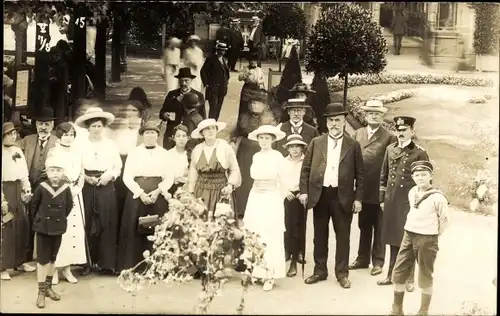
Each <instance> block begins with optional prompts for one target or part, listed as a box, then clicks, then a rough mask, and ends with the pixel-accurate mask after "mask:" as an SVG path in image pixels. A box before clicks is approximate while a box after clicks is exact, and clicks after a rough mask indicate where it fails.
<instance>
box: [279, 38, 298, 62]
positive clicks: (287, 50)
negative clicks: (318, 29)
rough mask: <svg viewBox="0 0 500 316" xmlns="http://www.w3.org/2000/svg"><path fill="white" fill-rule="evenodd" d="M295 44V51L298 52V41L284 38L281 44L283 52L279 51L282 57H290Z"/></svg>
mask: <svg viewBox="0 0 500 316" xmlns="http://www.w3.org/2000/svg"><path fill="white" fill-rule="evenodd" d="M294 46H296V48H297V52H300V41H299V40H297V39H294V38H289V39H287V40H285V44H284V45H283V52H282V53H281V58H282V59H288V58H290V54H291V52H292V48H293V47H294Z"/></svg>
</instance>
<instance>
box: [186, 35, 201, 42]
mask: <svg viewBox="0 0 500 316" xmlns="http://www.w3.org/2000/svg"><path fill="white" fill-rule="evenodd" d="M187 40H188V42H189V41H201V39H200V37H199V36H198V35H191V36H189V37H188V39H187Z"/></svg>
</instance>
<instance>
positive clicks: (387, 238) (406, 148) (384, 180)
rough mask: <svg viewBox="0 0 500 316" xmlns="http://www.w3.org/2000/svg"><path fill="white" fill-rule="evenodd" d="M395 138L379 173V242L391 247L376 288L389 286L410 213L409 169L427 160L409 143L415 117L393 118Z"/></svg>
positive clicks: (411, 184) (411, 183)
mask: <svg viewBox="0 0 500 316" xmlns="http://www.w3.org/2000/svg"><path fill="white" fill-rule="evenodd" d="M394 123H396V135H397V139H398V141H397V142H396V143H393V144H390V145H389V146H388V147H387V150H386V151H385V155H384V161H383V163H382V169H381V171H380V195H379V202H380V207H381V208H382V211H383V212H384V216H383V224H382V241H383V242H384V244H386V245H389V246H390V251H391V253H390V258H389V270H388V271H387V277H386V278H385V279H384V280H380V281H378V282H377V284H378V285H391V284H392V270H393V268H394V265H395V264H396V258H397V255H398V252H399V248H400V246H401V242H402V241H403V233H404V226H405V223H406V216H407V215H408V212H409V211H410V201H409V200H408V192H410V189H411V188H412V187H414V186H415V182H414V181H413V179H412V177H411V170H410V166H411V164H412V163H413V162H415V161H422V160H425V161H429V156H428V155H427V153H426V152H425V150H424V149H423V148H422V147H420V146H418V145H417V144H415V143H414V142H413V140H412V137H413V135H414V129H413V126H414V124H415V118H413V117H409V116H396V117H395V118H394ZM414 268H415V266H413V269H412V272H411V273H410V277H409V278H408V280H407V282H406V290H407V291H408V292H412V291H413V289H414V287H415V286H414V277H415V269H414Z"/></svg>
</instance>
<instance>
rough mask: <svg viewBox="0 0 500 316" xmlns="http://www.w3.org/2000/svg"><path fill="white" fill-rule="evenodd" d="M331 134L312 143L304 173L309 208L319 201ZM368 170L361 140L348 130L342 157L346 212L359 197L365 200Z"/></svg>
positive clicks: (340, 191) (302, 189)
mask: <svg viewBox="0 0 500 316" xmlns="http://www.w3.org/2000/svg"><path fill="white" fill-rule="evenodd" d="M327 146H328V134H324V135H321V136H318V137H316V138H314V139H313V140H312V141H311V144H309V146H308V148H307V150H306V154H305V157H304V162H303V163H302V170H301V172H300V185H299V186H300V193H301V194H307V195H308V201H307V209H310V208H313V207H314V206H316V204H317V203H318V201H319V198H320V196H321V191H322V190H323V179H324V175H325V170H326V163H327V155H328V148H327ZM363 190H364V170H363V156H362V154H361V146H360V145H359V143H358V142H357V141H356V140H355V139H354V138H352V137H350V136H349V135H347V134H346V133H344V137H343V140H342V147H341V148H340V158H339V183H338V195H339V200H340V204H341V205H342V208H343V209H344V211H345V212H351V211H352V205H353V203H354V201H355V200H357V201H362V200H363Z"/></svg>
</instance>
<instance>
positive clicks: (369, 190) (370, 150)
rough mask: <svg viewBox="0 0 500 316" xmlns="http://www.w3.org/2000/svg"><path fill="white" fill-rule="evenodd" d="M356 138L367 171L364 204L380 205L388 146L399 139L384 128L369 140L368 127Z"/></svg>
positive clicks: (358, 131)
mask: <svg viewBox="0 0 500 316" xmlns="http://www.w3.org/2000/svg"><path fill="white" fill-rule="evenodd" d="M354 138H355V139H356V140H357V141H358V142H359V144H360V146H361V153H362V154H363V164H364V170H365V191H364V197H363V202H364V203H368V204H379V187H380V170H381V169H382V163H383V162H384V155H385V151H386V149H387V146H389V145H390V144H392V143H394V142H397V138H396V137H395V136H394V135H393V134H392V133H391V132H389V131H388V130H386V129H385V128H384V127H382V126H380V127H379V128H378V130H377V131H376V132H375V133H374V134H373V135H372V137H370V139H368V131H367V129H366V127H362V128H360V129H358V130H356V132H355V133H354Z"/></svg>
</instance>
